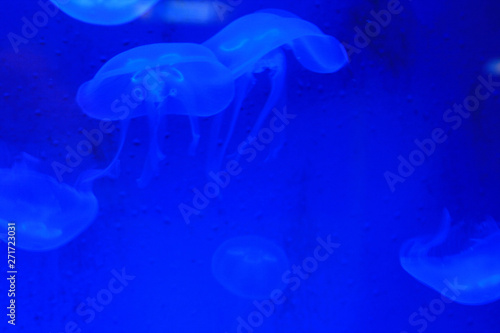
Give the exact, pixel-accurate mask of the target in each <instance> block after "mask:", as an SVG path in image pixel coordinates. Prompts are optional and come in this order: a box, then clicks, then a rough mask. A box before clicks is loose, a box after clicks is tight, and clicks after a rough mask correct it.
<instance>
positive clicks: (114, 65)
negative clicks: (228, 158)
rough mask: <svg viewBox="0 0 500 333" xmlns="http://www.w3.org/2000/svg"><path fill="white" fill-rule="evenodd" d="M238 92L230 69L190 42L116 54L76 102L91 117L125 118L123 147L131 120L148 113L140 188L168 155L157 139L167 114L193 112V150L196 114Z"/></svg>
mask: <svg viewBox="0 0 500 333" xmlns="http://www.w3.org/2000/svg"><path fill="white" fill-rule="evenodd" d="M233 95H234V81H233V79H232V76H231V73H230V71H229V70H228V69H227V68H226V67H225V66H223V65H222V64H221V63H219V61H218V60H217V58H216V57H215V55H214V54H213V53H212V52H211V51H210V50H209V49H208V48H206V47H204V46H201V45H199V44H191V43H168V44H167V43H162V44H150V45H144V46H139V47H136V48H133V49H131V50H128V51H125V52H123V53H120V54H118V55H117V56H115V57H113V58H112V59H111V60H109V61H108V62H107V63H105V64H104V65H103V66H102V67H101V69H100V70H99V71H98V72H97V74H96V75H95V76H94V78H93V79H92V80H90V81H88V82H85V83H84V84H82V85H81V86H80V89H79V90H78V94H77V98H76V100H77V103H78V104H79V106H80V107H81V109H82V110H83V111H84V112H85V113H86V114H87V115H88V116H90V117H93V118H97V119H102V120H122V122H123V125H124V126H123V128H124V130H123V131H122V138H121V144H120V148H119V149H118V152H117V154H116V157H115V158H117V157H118V155H119V154H120V152H121V148H122V147H123V142H124V140H125V134H126V129H127V126H128V122H129V121H130V119H132V118H135V117H140V116H145V115H146V116H148V118H149V127H150V145H149V153H148V156H147V159H146V162H145V163H144V168H143V172H142V175H141V176H140V178H139V179H138V185H139V186H140V187H144V186H146V185H147V184H148V183H149V181H150V180H151V178H152V177H153V176H154V175H155V173H157V170H158V162H159V161H160V160H162V159H163V158H164V157H165V156H164V155H163V153H162V152H161V150H160V147H159V143H158V126H159V123H160V119H161V118H162V117H163V116H165V115H185V116H189V118H190V121H191V126H192V135H193V142H192V144H191V147H190V152H191V153H194V150H195V149H196V146H197V144H198V141H199V137H200V134H199V129H198V120H197V117H207V116H211V115H214V114H216V113H218V112H220V111H222V110H224V109H225V108H226V107H227V106H228V105H229V103H230V102H231V100H232V99H233Z"/></svg>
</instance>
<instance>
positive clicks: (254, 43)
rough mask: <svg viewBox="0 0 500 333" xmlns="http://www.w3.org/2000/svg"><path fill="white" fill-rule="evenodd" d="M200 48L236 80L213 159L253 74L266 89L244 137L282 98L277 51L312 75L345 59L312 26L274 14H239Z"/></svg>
mask: <svg viewBox="0 0 500 333" xmlns="http://www.w3.org/2000/svg"><path fill="white" fill-rule="evenodd" d="M203 45H205V46H207V47H208V48H210V49H211V50H212V51H213V52H214V53H215V55H216V56H217V58H218V59H219V60H220V61H221V62H222V63H223V64H224V65H225V66H227V67H228V68H229V69H230V70H231V73H232V75H233V77H234V79H235V80H236V94H235V99H234V101H233V106H232V110H231V121H230V125H229V129H228V131H227V132H226V135H225V141H224V143H223V145H222V148H221V153H220V155H221V157H220V158H219V159H222V158H223V157H224V155H225V151H226V149H227V145H228V141H229V139H230V137H231V135H232V133H233V132H234V128H235V123H236V119H237V117H238V114H239V111H240V109H241V104H242V102H243V100H244V99H245V97H246V95H247V94H248V92H249V91H250V90H251V88H252V87H253V85H254V84H255V74H258V73H267V75H268V76H269V78H270V81H271V85H272V86H271V93H270V94H269V97H268V98H267V101H266V103H265V105H264V106H263V108H262V110H261V112H260V114H259V116H258V118H257V121H256V123H255V124H254V126H253V128H252V130H251V131H250V134H249V136H248V137H249V138H251V137H256V135H257V132H258V130H259V129H260V127H261V125H262V123H263V121H264V120H265V119H266V117H267V116H268V115H269V112H270V111H271V110H272V108H273V107H274V106H276V104H278V103H279V102H280V99H282V98H283V95H284V86H285V74H286V57H285V54H284V52H283V50H291V51H292V52H293V54H294V56H295V59H297V61H299V62H300V64H302V66H304V67H305V68H307V69H308V70H310V71H313V72H316V73H333V72H336V71H338V70H339V69H340V68H342V67H343V66H344V65H345V64H347V60H348V58H347V53H346V51H345V49H344V47H343V46H342V44H341V43H340V42H339V41H338V40H337V39H335V38H334V37H332V36H329V35H326V34H324V33H323V32H322V31H321V30H320V29H319V28H318V27H317V26H316V25H314V24H313V23H311V22H308V21H305V20H303V19H301V18H299V17H298V16H296V15H294V14H292V13H290V12H287V11H285V10H279V9H266V10H262V11H259V12H256V13H253V14H250V15H245V16H243V17H241V18H239V19H237V20H235V21H234V22H232V23H231V24H229V25H227V26H226V27H225V28H224V29H222V30H221V31H220V32H219V33H217V34H216V35H215V36H213V37H212V38H210V39H209V40H207V41H206V42H204V43H203ZM220 119H221V118H220V117H219V122H218V123H217V124H216V129H215V130H214V133H215V134H214V136H216V138H215V139H213V140H212V142H213V143H215V142H217V141H218V134H219V133H218V132H219V131H220V122H221V120H220ZM213 146H215V144H213ZM242 148H244V147H242ZM240 150H241V149H240ZM219 163H220V162H219Z"/></svg>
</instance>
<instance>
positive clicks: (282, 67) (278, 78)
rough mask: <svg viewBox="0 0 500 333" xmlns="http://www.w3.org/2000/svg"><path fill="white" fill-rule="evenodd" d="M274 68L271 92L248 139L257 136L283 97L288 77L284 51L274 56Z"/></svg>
mask: <svg viewBox="0 0 500 333" xmlns="http://www.w3.org/2000/svg"><path fill="white" fill-rule="evenodd" d="M273 61H274V69H273V73H272V75H271V93H270V94H269V97H268V98H267V100H266V104H265V105H264V107H263V108H262V111H261V112H260V114H259V117H258V118H257V121H256V122H255V124H254V126H253V128H252V130H251V131H250V134H249V135H248V140H247V141H246V142H250V141H251V138H255V137H256V136H257V134H258V131H259V130H260V128H261V127H262V124H263V123H264V120H266V118H267V117H268V116H269V113H270V112H271V110H272V109H273V107H275V106H276V104H277V103H278V101H279V100H280V99H283V98H284V97H283V87H284V86H285V78H286V60H285V56H284V54H283V52H282V51H278V52H276V53H275V55H274V56H273Z"/></svg>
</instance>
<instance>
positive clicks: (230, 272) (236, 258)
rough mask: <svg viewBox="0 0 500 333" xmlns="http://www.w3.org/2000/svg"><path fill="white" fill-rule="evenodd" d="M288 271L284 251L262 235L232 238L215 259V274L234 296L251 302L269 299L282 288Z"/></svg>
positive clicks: (219, 250)
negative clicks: (285, 273)
mask: <svg viewBox="0 0 500 333" xmlns="http://www.w3.org/2000/svg"><path fill="white" fill-rule="evenodd" d="M288 268H289V265H288V259H287V257H286V254H285V252H284V251H283V249H282V248H281V247H279V246H277V245H276V244H274V243H273V242H271V241H269V240H267V239H265V238H262V237H259V236H241V237H235V238H231V239H229V240H227V241H225V242H224V243H223V244H222V245H220V246H219V247H218V248H217V250H216V251H215V253H214V254H213V257H212V274H213V276H214V277H215V279H216V280H217V281H218V282H219V283H220V284H221V285H222V286H223V287H224V288H226V289H227V290H228V291H230V292H231V293H233V294H235V295H237V296H240V297H243V298H249V299H264V298H267V297H269V295H270V293H271V292H272V291H273V290H274V289H282V288H284V287H285V283H284V282H283V281H282V275H283V274H284V272H286V271H287V270H288Z"/></svg>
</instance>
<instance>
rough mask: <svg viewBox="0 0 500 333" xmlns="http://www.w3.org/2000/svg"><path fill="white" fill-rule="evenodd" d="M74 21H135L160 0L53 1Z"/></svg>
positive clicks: (101, 23)
mask: <svg viewBox="0 0 500 333" xmlns="http://www.w3.org/2000/svg"><path fill="white" fill-rule="evenodd" d="M51 1H52V3H53V4H54V5H56V6H57V7H58V8H59V9H61V10H62V11H63V12H64V13H66V14H67V15H69V16H71V17H72V18H74V19H77V20H79V21H83V22H86V23H91V24H100V25H116V24H123V23H127V22H130V21H132V20H135V19H136V18H138V17H139V16H141V15H143V14H145V13H146V12H147V11H148V10H149V9H150V8H151V7H153V6H154V5H155V4H156V3H157V2H158V1H159V0H51Z"/></svg>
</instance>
